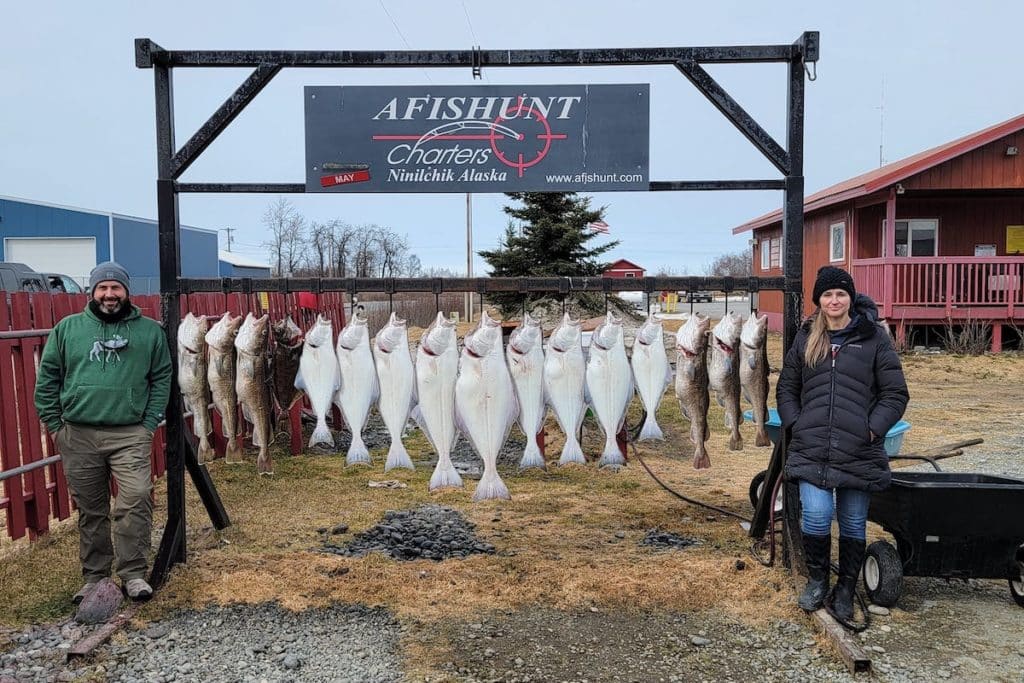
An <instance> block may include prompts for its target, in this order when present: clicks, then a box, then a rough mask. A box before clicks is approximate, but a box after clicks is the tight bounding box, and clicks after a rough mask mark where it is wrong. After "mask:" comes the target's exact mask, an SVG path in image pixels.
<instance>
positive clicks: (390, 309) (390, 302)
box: [388, 292, 395, 316]
mask: <svg viewBox="0 0 1024 683" xmlns="http://www.w3.org/2000/svg"><path fill="white" fill-rule="evenodd" d="M394 312H395V295H394V294H393V293H392V292H388V315H389V316H390V315H391V314H392V313H394Z"/></svg>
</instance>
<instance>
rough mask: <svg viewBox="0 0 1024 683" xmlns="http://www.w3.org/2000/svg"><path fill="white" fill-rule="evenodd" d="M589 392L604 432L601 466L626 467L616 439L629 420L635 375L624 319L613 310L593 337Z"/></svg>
mask: <svg viewBox="0 0 1024 683" xmlns="http://www.w3.org/2000/svg"><path fill="white" fill-rule="evenodd" d="M587 391H588V392H589V393H590V404H591V405H592V406H594V412H595V413H596V414H597V421H598V423H599V424H600V425H601V429H603V430H604V452H603V453H602V454H601V459H600V460H598V461H597V466H598V467H607V466H612V467H617V466H619V465H625V464H626V458H625V456H624V455H623V453H622V450H620V449H619V444H618V441H617V440H616V439H617V437H618V434H619V430H621V429H622V423H623V422H624V421H625V419H626V408H628V407H629V401H630V399H632V398H633V373H632V372H631V371H630V369H629V359H628V358H626V344H625V342H624V341H623V339H622V320H621V319H620V318H616V317H615V314H614V313H612V312H611V311H608V314H607V315H606V316H605V320H604V322H603V323H601V324H600V325H598V326H597V329H596V330H594V333H593V334H592V335H591V337H590V360H588V361H587Z"/></svg>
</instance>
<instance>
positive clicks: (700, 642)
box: [690, 636, 711, 647]
mask: <svg viewBox="0 0 1024 683" xmlns="http://www.w3.org/2000/svg"><path fill="white" fill-rule="evenodd" d="M690 643H691V644H693V645H696V646H697V647H707V646H708V645H710V644H711V641H710V640H708V639H707V638H702V637H701V636H690Z"/></svg>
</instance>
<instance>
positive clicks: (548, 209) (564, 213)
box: [477, 192, 619, 315]
mask: <svg viewBox="0 0 1024 683" xmlns="http://www.w3.org/2000/svg"><path fill="white" fill-rule="evenodd" d="M506 196H507V197H508V198H509V199H511V200H513V201H514V202H518V204H519V205H518V206H515V205H510V206H505V207H503V209H502V210H503V211H504V212H505V213H506V214H508V215H509V216H511V218H512V219H513V220H511V221H509V224H508V226H507V227H506V228H505V236H504V237H503V238H502V241H501V243H500V244H499V246H498V248H496V249H491V250H484V251H480V252H477V253H478V254H480V256H482V257H483V258H484V260H485V261H487V263H488V264H489V265H490V266H491V272H490V275H491V276H492V277H525V276H533V277H550V276H596V275H601V274H602V273H603V272H604V271H605V270H606V269H607V267H608V264H607V263H605V262H603V261H601V260H599V257H600V256H601V255H602V254H604V253H606V252H608V251H609V250H610V249H613V248H614V247H615V246H616V245H618V244H619V242H618V240H616V241H612V242H608V243H605V244H601V245H591V244H590V243H591V241H592V240H594V239H595V238H596V237H597V233H595V232H592V231H591V230H589V229H588V228H587V224H588V223H592V222H594V221H597V220H600V219H601V218H602V217H603V215H604V207H601V208H600V209H591V208H590V197H581V196H578V195H577V194H576V193H575V192H508V193H506ZM540 298H542V297H541V295H531V296H530V297H528V301H530V302H533V301H536V300H538V299H540ZM487 301H488V302H489V303H492V304H494V305H496V306H498V307H499V308H500V309H501V312H502V314H503V315H509V314H512V313H514V312H517V311H519V308H520V306H521V305H522V304H523V296H522V295H519V294H490V295H488V296H487ZM579 303H580V305H581V306H582V307H583V308H584V309H585V310H588V311H594V312H600V311H601V309H602V308H603V299H602V298H600V297H595V296H581V297H579Z"/></svg>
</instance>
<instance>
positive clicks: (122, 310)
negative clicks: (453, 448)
mask: <svg viewBox="0 0 1024 683" xmlns="http://www.w3.org/2000/svg"><path fill="white" fill-rule="evenodd" d="M89 308H90V309H91V310H92V312H93V313H95V314H96V317H97V318H99V319H100V320H102V321H103V322H105V323H116V322H119V321H120V320H123V319H124V318H125V317H127V316H128V314H129V313H131V310H132V307H131V303H130V301H129V299H128V297H127V296H126V297H124V298H123V299H117V300H116V301H109V302H103V301H97V300H96V299H93V300H92V301H90V302H89Z"/></svg>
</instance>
